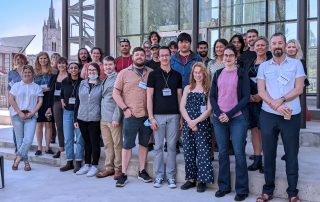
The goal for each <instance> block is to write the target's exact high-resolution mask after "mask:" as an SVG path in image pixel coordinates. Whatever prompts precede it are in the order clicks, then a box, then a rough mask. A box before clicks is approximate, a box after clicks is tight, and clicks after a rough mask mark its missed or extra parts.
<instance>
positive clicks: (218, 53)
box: [208, 39, 228, 81]
mask: <svg viewBox="0 0 320 202" xmlns="http://www.w3.org/2000/svg"><path fill="white" fill-rule="evenodd" d="M226 45H228V41H227V40H225V39H217V40H216V41H215V42H214V45H213V55H214V59H213V60H211V61H210V62H209V63H208V69H209V72H210V76H211V81H212V78H213V75H214V73H215V72H216V71H217V70H218V69H221V68H223V67H224V64H223V61H222V60H223V50H224V48H225V47H226Z"/></svg>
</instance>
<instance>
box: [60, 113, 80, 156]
mask: <svg viewBox="0 0 320 202" xmlns="http://www.w3.org/2000/svg"><path fill="white" fill-rule="evenodd" d="M73 114H74V112H73V111H69V110H66V109H64V110H63V134H64V144H65V150H66V156H67V161H72V160H73V159H74V137H75V136H76V145H77V147H76V156H75V159H76V161H82V160H83V151H84V141H83V138H82V136H81V132H80V129H79V128H75V127H74V125H73V124H74V120H73Z"/></svg>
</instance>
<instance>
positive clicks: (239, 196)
mask: <svg viewBox="0 0 320 202" xmlns="http://www.w3.org/2000/svg"><path fill="white" fill-rule="evenodd" d="M247 197H248V194H236V196H235V197H234V200H235V201H243V200H245V199H246V198H247Z"/></svg>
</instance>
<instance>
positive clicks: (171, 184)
mask: <svg viewBox="0 0 320 202" xmlns="http://www.w3.org/2000/svg"><path fill="white" fill-rule="evenodd" d="M168 187H169V188H171V189H174V188H176V187H177V185H176V181H175V179H173V178H171V179H168Z"/></svg>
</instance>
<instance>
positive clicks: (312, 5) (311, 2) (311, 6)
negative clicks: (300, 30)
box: [308, 0, 318, 18]
mask: <svg viewBox="0 0 320 202" xmlns="http://www.w3.org/2000/svg"><path fill="white" fill-rule="evenodd" d="M317 8H318V5H317V0H308V17H309V18H316V17H317Z"/></svg>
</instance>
